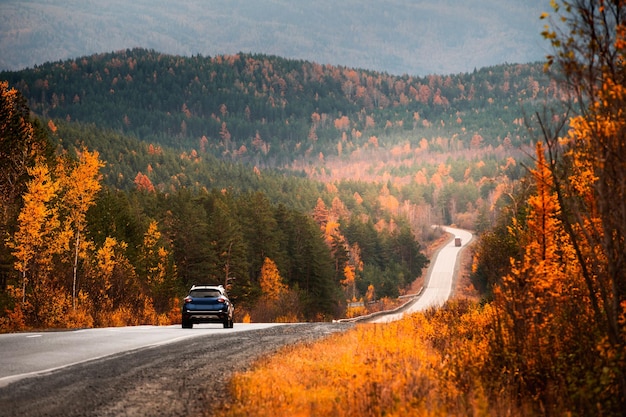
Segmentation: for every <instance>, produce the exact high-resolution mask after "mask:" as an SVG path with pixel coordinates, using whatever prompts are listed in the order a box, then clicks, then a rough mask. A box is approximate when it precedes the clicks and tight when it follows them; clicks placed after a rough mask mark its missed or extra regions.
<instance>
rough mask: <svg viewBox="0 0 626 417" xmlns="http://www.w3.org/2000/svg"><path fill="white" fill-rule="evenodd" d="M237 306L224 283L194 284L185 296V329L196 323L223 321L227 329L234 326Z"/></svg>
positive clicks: (183, 313)
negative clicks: (229, 297)
mask: <svg viewBox="0 0 626 417" xmlns="http://www.w3.org/2000/svg"><path fill="white" fill-rule="evenodd" d="M234 313H235V307H234V306H233V303H231V302H230V300H229V299H228V294H226V290H225V289H224V287H223V286H222V285H194V286H193V287H191V289H190V290H189V295H188V296H187V297H185V302H184V304H183V308H182V323H183V329H191V328H193V325H194V323H222V324H223V325H224V328H225V329H229V328H232V327H233V315H234Z"/></svg>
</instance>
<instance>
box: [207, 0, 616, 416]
mask: <svg viewBox="0 0 626 417" xmlns="http://www.w3.org/2000/svg"><path fill="white" fill-rule="evenodd" d="M553 6H554V9H555V14H554V16H555V18H557V19H561V18H562V20H561V22H562V23H565V25H566V26H567V27H568V29H569V30H570V32H561V31H559V30H557V29H554V30H553V29H550V28H547V29H546V32H545V34H544V35H545V37H546V38H547V39H549V40H550V41H551V42H552V46H553V47H554V48H555V52H556V53H555V55H554V56H552V57H549V62H548V65H552V66H557V67H558V68H559V69H560V70H561V71H563V74H564V76H565V80H566V81H567V84H566V85H567V86H568V88H569V89H571V93H572V98H573V99H574V100H575V101H574V102H576V103H578V105H580V108H579V109H578V112H577V114H576V115H574V116H572V117H571V118H570V119H569V120H568V123H566V122H565V121H564V120H562V119H560V120H559V118H552V120H546V119H542V118H540V123H541V124H542V131H543V140H542V141H538V142H537V144H536V149H535V157H534V162H533V166H532V167H529V175H528V176H527V177H526V178H525V179H524V180H523V181H521V182H520V184H519V187H518V189H517V192H516V193H511V196H510V198H511V204H510V205H509V206H508V208H507V209H506V210H502V211H501V212H500V216H499V218H498V221H497V223H498V225H497V227H495V228H493V229H492V230H490V231H488V232H485V233H483V235H482V236H481V238H480V240H479V242H478V243H477V246H476V250H475V256H474V261H473V265H472V270H473V274H472V278H473V279H474V280H475V282H477V283H481V284H482V285H483V286H484V287H485V288H487V289H488V291H487V293H486V297H485V300H484V301H482V302H480V303H475V302H470V301H463V300H454V301H450V302H448V303H447V304H446V305H445V306H443V307H442V308H438V309H432V310H429V311H425V312H421V313H415V314H413V315H411V316H409V317H406V318H404V319H402V320H400V321H398V322H396V323H392V324H385V325H360V326H358V327H357V328H356V329H355V330H353V331H350V332H348V333H346V334H342V335H334V336H332V337H330V338H328V339H327V340H325V341H323V342H320V343H316V344H312V345H309V346H299V347H295V348H290V349H286V350H284V351H282V352H280V353H279V354H278V355H275V356H273V357H271V358H268V359H267V360H264V361H260V362H259V364H258V365H257V367H255V368H254V369H252V370H250V371H248V372H245V373H242V374H239V375H237V376H235V378H234V379H233V382H232V386H231V393H232V396H233V398H234V402H233V403H231V404H230V405H228V406H227V407H226V410H225V411H224V412H223V413H219V415H220V416H239V415H299V416H307V415H337V416H355V415H359V416H360V415H371V416H380V415H390V416H401V415H453V416H466V415H498V416H530V415H564V416H571V415H579V416H588V415H598V416H620V415H623V413H624V410H625V409H626V374H625V372H624V370H625V369H626V271H625V270H624V268H623V264H624V261H625V259H626V246H625V245H626V243H625V242H626V233H625V232H626V230H625V227H626V225H625V223H624V221H623V219H624V217H623V215H624V213H626V195H624V192H625V190H626V187H625V186H624V184H626V180H625V177H624V176H625V175H626V174H625V173H626V149H625V147H624V146H625V143H626V142H625V140H624V132H626V129H625V126H626V118H625V117H624V115H623V107H624V97H625V96H626V95H625V94H624V89H625V88H626V80H625V79H624V75H623V74H624V71H623V65H624V60H623V58H624V55H625V54H626V38H625V35H626V29H625V28H624V26H623V24H622V22H623V18H624V17H625V15H624V13H625V12H626V8H625V7H624V6H623V5H622V4H621V2H614V3H610V4H609V3H607V2H602V4H601V5H596V3H595V2H586V1H575V2H553ZM596 6H598V7H596ZM561 7H562V8H561ZM544 18H545V19H549V18H550V17H549V16H548V15H545V16H544ZM558 27H559V28H560V29H563V26H562V24H559V26H558ZM572 109H573V108H572ZM572 109H571V110H572ZM566 125H567V127H565V126H566Z"/></svg>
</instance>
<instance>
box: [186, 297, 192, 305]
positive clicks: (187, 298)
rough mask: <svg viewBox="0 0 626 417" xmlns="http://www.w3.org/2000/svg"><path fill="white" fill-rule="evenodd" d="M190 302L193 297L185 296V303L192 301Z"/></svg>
mask: <svg viewBox="0 0 626 417" xmlns="http://www.w3.org/2000/svg"><path fill="white" fill-rule="evenodd" d="M190 302H191V297H189V296H187V297H185V304H186V303H190Z"/></svg>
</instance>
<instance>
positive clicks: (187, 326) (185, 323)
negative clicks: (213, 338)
mask: <svg viewBox="0 0 626 417" xmlns="http://www.w3.org/2000/svg"><path fill="white" fill-rule="evenodd" d="M183 329H193V323H192V322H190V321H187V320H183Z"/></svg>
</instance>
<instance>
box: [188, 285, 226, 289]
mask: <svg viewBox="0 0 626 417" xmlns="http://www.w3.org/2000/svg"><path fill="white" fill-rule="evenodd" d="M191 289H192V290H224V286H223V285H192V286H191Z"/></svg>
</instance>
